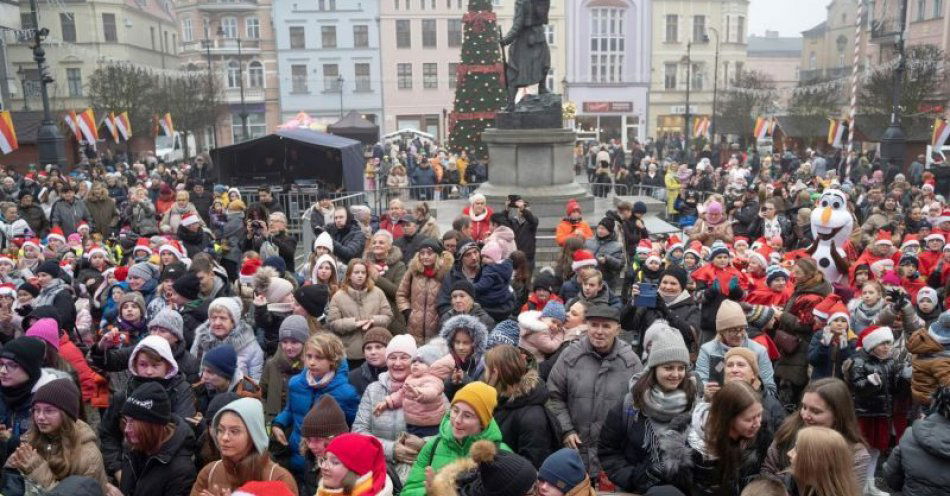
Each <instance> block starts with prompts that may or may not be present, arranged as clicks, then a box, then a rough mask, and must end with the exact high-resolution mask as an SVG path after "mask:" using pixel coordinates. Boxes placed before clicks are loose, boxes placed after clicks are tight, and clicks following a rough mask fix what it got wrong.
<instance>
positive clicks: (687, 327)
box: [620, 290, 700, 354]
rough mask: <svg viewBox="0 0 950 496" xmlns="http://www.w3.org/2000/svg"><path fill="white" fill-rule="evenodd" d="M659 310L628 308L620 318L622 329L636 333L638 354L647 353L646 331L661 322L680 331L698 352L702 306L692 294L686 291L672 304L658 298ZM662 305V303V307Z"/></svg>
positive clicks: (684, 338) (657, 307)
mask: <svg viewBox="0 0 950 496" xmlns="http://www.w3.org/2000/svg"><path fill="white" fill-rule="evenodd" d="M656 301H657V306H656V307H655V308H644V307H637V306H634V305H632V304H628V305H625V306H624V308H623V312H622V314H621V317H620V327H621V329H625V330H629V331H633V333H634V334H635V337H636V339H634V342H633V343H631V344H632V345H633V346H634V349H635V350H636V351H637V353H638V354H642V353H643V337H644V334H646V330H647V329H649V328H650V326H651V325H653V323H654V322H656V320H657V319H663V320H666V322H667V323H668V324H669V325H670V327H672V328H674V329H676V330H678V331H679V332H680V334H681V335H682V336H683V342H684V343H686V347H687V348H688V349H689V350H690V351H693V350H695V349H696V348H697V346H698V343H697V340H698V339H699V329H700V313H699V305H698V304H697V303H696V300H694V299H693V297H692V295H690V294H689V292H688V291H685V290H684V291H683V292H682V293H680V294H679V296H677V297H676V298H674V299H673V301H672V302H671V303H665V302H663V297H662V296H657V300H656ZM661 302H662V303H661Z"/></svg>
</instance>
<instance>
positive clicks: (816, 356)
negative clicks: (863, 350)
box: [808, 330, 856, 380]
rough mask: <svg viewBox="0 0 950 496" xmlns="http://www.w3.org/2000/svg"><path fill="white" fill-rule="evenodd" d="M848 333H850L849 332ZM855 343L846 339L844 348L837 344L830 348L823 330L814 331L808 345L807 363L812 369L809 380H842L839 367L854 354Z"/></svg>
mask: <svg viewBox="0 0 950 496" xmlns="http://www.w3.org/2000/svg"><path fill="white" fill-rule="evenodd" d="M848 332H849V333H850V330H849V331H848ZM855 343H856V341H855V340H854V339H848V340H847V342H846V343H845V344H844V347H841V346H840V345H839V344H837V343H835V344H834V345H833V346H832V345H830V344H829V343H828V338H827V337H826V336H825V332H824V330H819V331H816V332H815V334H814V335H813V336H812V337H811V343H809V344H808V363H809V364H810V365H811V367H812V371H811V379H812V380H815V379H822V378H825V377H837V378H838V379H842V378H844V374H843V373H842V371H841V367H842V365H844V362H845V360H847V359H849V358H851V355H853V354H854V348H855Z"/></svg>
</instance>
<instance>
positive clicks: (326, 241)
mask: <svg viewBox="0 0 950 496" xmlns="http://www.w3.org/2000/svg"><path fill="white" fill-rule="evenodd" d="M318 246H322V247H324V248H326V249H328V250H330V253H333V237H331V236H330V233H328V232H326V231H323V232H322V233H320V235H319V236H317V239H315V240H314V241H313V251H317V247H318Z"/></svg>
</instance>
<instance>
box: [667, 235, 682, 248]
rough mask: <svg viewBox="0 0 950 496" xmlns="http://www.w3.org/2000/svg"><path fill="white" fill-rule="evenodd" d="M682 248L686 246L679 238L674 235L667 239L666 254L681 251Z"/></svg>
mask: <svg viewBox="0 0 950 496" xmlns="http://www.w3.org/2000/svg"><path fill="white" fill-rule="evenodd" d="M684 246H686V244H685V243H683V240H681V239H680V237H679V236H677V235H675V234H673V235H670V237H669V239H667V240H666V251H667V252H671V251H673V250H675V249H677V248H679V249H681V250H682V249H683V247H684Z"/></svg>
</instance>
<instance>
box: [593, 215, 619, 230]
mask: <svg viewBox="0 0 950 496" xmlns="http://www.w3.org/2000/svg"><path fill="white" fill-rule="evenodd" d="M597 225H598V226H604V227H606V228H607V231H609V232H611V233H613V232H614V227H616V226H617V223H616V221H614V220H613V218H611V217H604V218H603V219H600V222H599V223H598V224H597Z"/></svg>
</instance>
